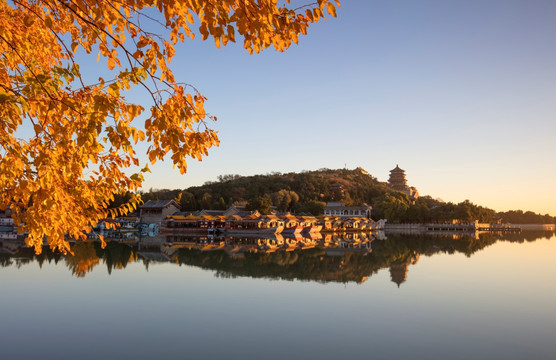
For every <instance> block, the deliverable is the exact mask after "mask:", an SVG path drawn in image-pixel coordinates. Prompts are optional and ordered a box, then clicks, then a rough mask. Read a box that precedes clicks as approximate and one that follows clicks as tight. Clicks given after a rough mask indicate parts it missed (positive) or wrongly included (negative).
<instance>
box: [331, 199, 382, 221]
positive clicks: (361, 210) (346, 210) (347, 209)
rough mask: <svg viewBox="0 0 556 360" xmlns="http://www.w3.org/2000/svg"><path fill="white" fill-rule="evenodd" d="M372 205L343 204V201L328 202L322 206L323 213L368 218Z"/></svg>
mask: <svg viewBox="0 0 556 360" xmlns="http://www.w3.org/2000/svg"><path fill="white" fill-rule="evenodd" d="M371 210H372V207H371V206H370V205H367V204H362V205H359V206H345V205H344V203H343V202H328V203H326V206H325V207H324V215H326V216H338V217H356V218H370V217H371Z"/></svg>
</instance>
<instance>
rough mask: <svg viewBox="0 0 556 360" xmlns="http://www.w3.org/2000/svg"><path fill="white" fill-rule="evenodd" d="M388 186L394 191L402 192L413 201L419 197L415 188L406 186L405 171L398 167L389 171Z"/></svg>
mask: <svg viewBox="0 0 556 360" xmlns="http://www.w3.org/2000/svg"><path fill="white" fill-rule="evenodd" d="M388 185H390V187H391V188H392V189H394V190H396V191H399V192H403V193H404V194H406V195H407V196H409V198H410V199H411V200H413V201H415V200H416V199H417V198H418V197H419V191H417V189H416V188H414V187H413V186H412V187H409V186H407V180H406V178H405V171H404V170H402V169H400V167H399V166H398V165H396V167H395V168H394V169H392V170H390V179H388Z"/></svg>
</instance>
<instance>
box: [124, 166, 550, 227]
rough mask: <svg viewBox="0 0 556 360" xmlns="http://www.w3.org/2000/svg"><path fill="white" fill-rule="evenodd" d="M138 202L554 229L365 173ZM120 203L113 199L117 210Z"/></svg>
mask: <svg viewBox="0 0 556 360" xmlns="http://www.w3.org/2000/svg"><path fill="white" fill-rule="evenodd" d="M141 195H142V197H143V200H144V201H147V200H156V199H176V201H177V202H178V203H179V204H180V206H181V208H182V210H185V211H188V210H190V211H193V210H203V209H215V210H224V209H227V208H228V207H230V206H231V205H233V204H245V205H246V208H247V209H248V210H258V211H260V212H261V213H263V214H267V213H269V212H270V211H271V210H272V209H276V210H278V211H290V212H293V213H302V212H304V213H311V214H313V215H318V214H322V213H323V208H324V206H325V205H326V202H329V201H342V202H344V203H345V204H346V205H360V204H362V203H367V204H370V205H371V206H372V207H373V211H372V217H373V219H375V220H378V219H383V218H384V219H388V221H390V222H438V221H442V222H445V221H451V220H453V219H457V220H461V221H474V220H479V221H481V222H492V221H495V220H497V219H501V221H502V222H511V223H539V224H541V223H556V221H555V220H556V219H555V218H554V217H552V216H550V215H540V214H535V213H532V212H530V211H528V212H523V211H521V210H517V211H508V212H502V213H496V211H494V210H492V209H488V208H486V207H483V206H479V205H476V204H473V203H471V202H470V201H468V200H466V201H463V202H461V203H458V204H455V203H451V202H443V201H441V200H438V199H434V198H432V197H431V196H422V197H419V198H418V199H417V200H416V201H411V200H410V199H409V197H408V196H407V195H406V194H404V193H401V192H398V191H395V190H393V189H391V188H390V187H389V186H388V184H387V183H385V182H381V181H378V180H377V179H376V178H375V177H373V176H372V175H370V174H368V173H367V172H366V171H365V170H363V169H361V168H357V169H354V170H348V169H337V170H331V169H320V170H316V171H304V172H301V173H293V172H292V173H285V174H282V173H271V174H266V175H254V176H241V175H221V176H219V177H218V180H217V181H214V182H207V183H205V184H204V185H202V186H193V187H190V188H187V189H182V190H179V189H176V190H167V189H165V190H152V189H151V190H150V191H148V192H144V193H142V194H141ZM124 198H125V195H124V196H123V197H122V199H116V201H115V203H116V204H117V203H118V202H120V201H121V200H124Z"/></svg>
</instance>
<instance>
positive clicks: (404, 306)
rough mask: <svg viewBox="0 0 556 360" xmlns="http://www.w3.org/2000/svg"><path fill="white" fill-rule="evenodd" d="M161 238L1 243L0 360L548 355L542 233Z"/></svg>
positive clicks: (547, 271)
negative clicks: (38, 250) (66, 246)
mask: <svg viewBox="0 0 556 360" xmlns="http://www.w3.org/2000/svg"><path fill="white" fill-rule="evenodd" d="M159 240H160V239H159V238H155V239H150V240H149V239H147V240H146V241H142V242H141V243H139V244H130V245H128V244H121V243H116V242H111V243H109V244H108V246H107V247H106V248H105V249H102V248H101V247H100V244H98V243H95V242H87V243H76V244H74V245H73V246H72V249H73V251H74V253H75V256H64V255H61V254H53V253H50V252H49V251H47V250H46V249H45V250H44V251H43V253H42V254H41V255H35V254H34V253H33V251H32V250H31V249H27V248H25V247H22V246H21V245H17V243H15V242H14V241H13V240H10V241H7V240H6V241H4V242H3V243H1V241H0V244H1V245H2V249H1V252H0V280H1V285H2V291H0V306H1V308H2V320H1V325H0V357H1V358H2V359H45V358H53V359H99V358H102V359H114V358H118V359H127V358H133V359H165V358H189V359H285V358H291V359H305V358H315V359H362V358H373V359H398V358H411V359H470V358H473V359H555V358H556V341H555V340H556V307H555V306H554V299H555V296H556V281H555V280H556V262H555V260H554V258H555V255H556V238H555V236H554V233H553V232H523V233H521V234H482V235H480V236H478V237H476V238H475V237H457V236H447V237H430V236H422V235H394V234H386V236H383V237H381V238H380V239H379V238H378V237H374V238H373V237H368V238H366V239H364V240H365V241H359V242H357V241H356V242H354V241H353V239H350V238H346V239H345V241H343V244H340V243H341V242H342V238H335V239H331V241H334V242H335V243H336V246H328V247H323V243H325V241H324V240H326V239H317V240H315V241H314V242H313V243H307V244H306V246H302V245H301V243H296V241H287V239H286V243H284V244H278V245H277V244H275V243H271V242H270V243H269V242H268V241H267V242H264V241H263V243H261V241H260V240H253V239H222V241H220V239H216V240H214V239H213V240H212V242H211V240H210V239H208V240H207V239H204V240H198V239H190V240H188V239H175V238H172V239H168V238H166V239H162V240H160V241H159ZM329 240H330V239H329ZM288 242H289V245H288V244H287V243H288ZM286 247H288V248H287V249H285V248H286Z"/></svg>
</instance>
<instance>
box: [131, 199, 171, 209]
mask: <svg viewBox="0 0 556 360" xmlns="http://www.w3.org/2000/svg"><path fill="white" fill-rule="evenodd" d="M170 205H174V206H175V207H177V208H178V209H179V208H180V206H179V205H178V204H177V203H176V202H175V201H174V200H149V201H147V202H146V203H144V204H143V205H141V206H140V207H139V208H141V209H164V208H165V207H167V206H170Z"/></svg>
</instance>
